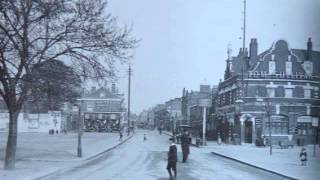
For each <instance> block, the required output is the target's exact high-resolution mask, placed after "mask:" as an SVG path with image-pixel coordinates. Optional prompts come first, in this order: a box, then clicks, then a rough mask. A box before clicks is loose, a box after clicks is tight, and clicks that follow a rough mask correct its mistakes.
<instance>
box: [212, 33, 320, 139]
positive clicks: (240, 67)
mask: <svg viewBox="0 0 320 180" xmlns="http://www.w3.org/2000/svg"><path fill="white" fill-rule="evenodd" d="M319 87H320V52H317V51H313V50H312V41H311V39H310V38H309V40H308V42H307V49H306V50H303V49H292V48H291V47H290V46H289V44H288V42H287V41H285V40H279V41H276V42H275V43H273V44H272V46H271V48H270V49H267V50H266V51H264V52H262V53H260V54H258V42H257V40H256V39H251V42H250V49H249V53H248V51H247V49H244V50H243V49H240V52H239V54H238V55H237V56H236V57H229V58H228V59H227V65H226V70H225V76H224V81H222V82H221V83H220V84H219V88H218V99H217V102H216V103H217V111H218V112H219V117H220V129H219V131H220V133H221V135H222V134H224V135H223V136H224V137H223V138H224V139H227V138H228V136H230V135H231V136H233V134H238V135H241V136H242V140H243V142H246V143H254V142H255V140H256V139H257V138H261V136H264V135H265V136H266V137H268V132H269V127H271V133H272V136H273V143H277V144H278V141H281V140H284V139H289V140H291V139H293V140H294V142H296V143H298V144H305V143H310V142H312V140H313V138H314V137H315V134H314V133H315V131H314V129H313V128H312V121H319V116H320V99H319ZM269 117H270V122H269ZM226 125H227V126H226ZM226 131H230V132H231V131H232V133H230V132H226Z"/></svg>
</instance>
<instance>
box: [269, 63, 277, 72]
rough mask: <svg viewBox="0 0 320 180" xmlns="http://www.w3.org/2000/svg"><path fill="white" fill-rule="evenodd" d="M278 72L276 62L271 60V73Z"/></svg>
mask: <svg viewBox="0 0 320 180" xmlns="http://www.w3.org/2000/svg"><path fill="white" fill-rule="evenodd" d="M275 73H276V62H274V61H269V74H275Z"/></svg>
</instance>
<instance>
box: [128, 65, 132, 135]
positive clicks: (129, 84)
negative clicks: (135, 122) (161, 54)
mask: <svg viewBox="0 0 320 180" xmlns="http://www.w3.org/2000/svg"><path fill="white" fill-rule="evenodd" d="M128 73H129V77H128V135H129V134H130V93H131V92H130V91H131V74H132V69H131V64H129V70H128Z"/></svg>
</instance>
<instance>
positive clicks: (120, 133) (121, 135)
mask: <svg viewBox="0 0 320 180" xmlns="http://www.w3.org/2000/svg"><path fill="white" fill-rule="evenodd" d="M119 136H120V137H119V140H120V141H122V137H123V134H122V131H119Z"/></svg>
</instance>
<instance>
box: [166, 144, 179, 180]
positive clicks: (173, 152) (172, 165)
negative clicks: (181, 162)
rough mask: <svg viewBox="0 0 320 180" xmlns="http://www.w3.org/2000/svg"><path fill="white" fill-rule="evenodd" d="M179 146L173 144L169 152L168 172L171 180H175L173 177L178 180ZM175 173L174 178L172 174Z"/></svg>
mask: <svg viewBox="0 0 320 180" xmlns="http://www.w3.org/2000/svg"><path fill="white" fill-rule="evenodd" d="M177 160H178V158H177V146H176V145H175V144H174V143H172V144H171V145H170V147H169V152H168V165H167V171H168V173H169V175H170V179H173V177H174V178H175V179H176V178H177ZM171 170H172V171H173V173H174V176H172V172H171Z"/></svg>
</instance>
